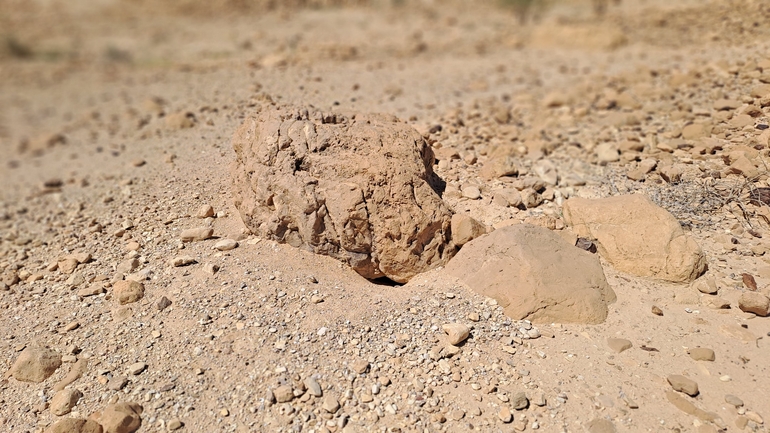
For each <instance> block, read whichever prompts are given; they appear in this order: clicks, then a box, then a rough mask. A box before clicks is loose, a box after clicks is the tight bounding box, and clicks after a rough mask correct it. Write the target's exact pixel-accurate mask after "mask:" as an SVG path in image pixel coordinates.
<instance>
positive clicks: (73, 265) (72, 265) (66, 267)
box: [57, 257, 79, 274]
mask: <svg viewBox="0 0 770 433" xmlns="http://www.w3.org/2000/svg"><path fill="white" fill-rule="evenodd" d="M57 265H58V268H59V271H61V272H63V273H65V274H71V273H73V272H75V269H77V267H78V265H79V263H78V261H77V260H76V259H74V258H72V257H68V258H65V259H64V260H59V262H58V263H57Z"/></svg>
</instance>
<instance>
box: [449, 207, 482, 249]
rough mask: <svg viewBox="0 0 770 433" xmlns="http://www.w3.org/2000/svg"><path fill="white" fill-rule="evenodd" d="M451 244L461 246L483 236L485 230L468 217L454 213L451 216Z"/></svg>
mask: <svg viewBox="0 0 770 433" xmlns="http://www.w3.org/2000/svg"><path fill="white" fill-rule="evenodd" d="M451 227H452V242H454V244H455V245H457V246H463V245H465V244H467V243H468V242H470V241H472V240H474V239H476V238H477V237H479V236H481V235H483V234H485V233H486V232H487V228H486V227H484V225H483V224H481V223H480V222H478V221H476V220H475V219H473V218H471V217H470V216H469V215H466V214H460V213H456V214H454V215H452V225H451Z"/></svg>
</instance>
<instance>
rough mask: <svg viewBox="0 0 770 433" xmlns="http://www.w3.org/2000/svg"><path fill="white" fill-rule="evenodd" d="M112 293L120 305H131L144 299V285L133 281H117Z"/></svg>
mask: <svg viewBox="0 0 770 433" xmlns="http://www.w3.org/2000/svg"><path fill="white" fill-rule="evenodd" d="M112 293H113V296H114V297H115V298H116V299H117V300H118V302H119V303H120V305H125V304H131V303H134V302H137V301H139V300H140V299H142V298H143V297H144V284H142V283H139V282H136V281H131V280H121V281H116V282H115V284H113V286H112Z"/></svg>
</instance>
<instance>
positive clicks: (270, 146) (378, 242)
mask: <svg viewBox="0 0 770 433" xmlns="http://www.w3.org/2000/svg"><path fill="white" fill-rule="evenodd" d="M279 136H280V137H282V138H281V139H280V141H281V144H280V145H279V146H278V147H277V148H276V143H275V137H279ZM349 143H356V145H355V146H350V145H349ZM233 148H234V149H235V152H236V163H235V164H234V166H233V170H232V175H233V185H234V190H235V206H236V208H238V210H239V212H240V214H241V217H242V219H243V221H244V223H245V224H246V226H247V227H248V228H249V229H250V230H251V231H252V232H254V233H255V234H257V235H258V236H260V237H262V238H266V239H272V240H275V241H278V242H285V243H288V244H289V245H292V246H294V247H297V248H299V247H304V248H306V249H309V250H311V251H314V252H316V253H318V254H326V255H330V256H332V257H335V258H337V259H339V260H341V261H343V262H345V263H348V264H349V265H350V266H351V267H352V268H353V269H354V270H355V271H356V272H358V273H359V274H361V275H362V276H364V277H366V278H380V277H383V276H384V277H388V278H390V279H391V280H393V281H395V282H398V283H405V282H407V281H409V279H411V278H412V277H413V276H414V275H416V274H418V273H421V272H425V271H427V270H429V269H432V268H435V267H437V266H442V265H444V264H446V262H447V261H448V260H449V259H450V258H451V257H452V256H453V255H454V253H455V251H456V249H455V248H454V246H453V245H452V244H451V242H450V238H449V236H450V220H451V212H450V210H449V208H448V207H447V206H446V204H444V202H443V201H442V200H441V198H440V197H439V196H438V194H437V193H436V192H435V191H434V189H433V187H432V186H431V185H432V184H433V183H435V180H436V179H435V175H434V174H433V163H434V154H433V151H432V149H431V147H430V145H429V144H428V143H427V142H426V141H425V139H424V138H423V137H422V135H420V133H419V132H417V131H416V130H414V129H413V128H412V127H411V126H409V125H407V124H406V123H403V122H400V121H398V120H397V119H396V118H394V117H392V116H386V115H367V114H356V115H355V116H351V117H345V116H342V115H340V114H333V115H329V114H327V115H324V114H323V113H321V112H319V111H317V110H316V109H314V108H299V107H276V106H265V107H263V109H262V110H261V111H260V112H259V113H257V114H255V115H252V116H249V117H248V118H247V119H246V121H245V122H244V123H243V125H242V126H241V127H240V128H239V129H238V131H237V132H236V133H235V136H234V138H233ZM264 155H272V156H270V157H269V158H266V157H264ZM375 251H376V254H372V252H375Z"/></svg>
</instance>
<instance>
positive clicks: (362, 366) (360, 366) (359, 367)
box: [351, 359, 369, 374]
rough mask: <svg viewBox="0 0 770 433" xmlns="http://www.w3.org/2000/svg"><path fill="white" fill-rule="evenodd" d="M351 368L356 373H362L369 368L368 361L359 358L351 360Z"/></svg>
mask: <svg viewBox="0 0 770 433" xmlns="http://www.w3.org/2000/svg"><path fill="white" fill-rule="evenodd" d="M351 367H352V368H353V371H355V372H356V373H358V374H364V373H366V371H367V370H369V361H367V360H365V359H359V360H356V361H355V362H353V364H352V365H351Z"/></svg>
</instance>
